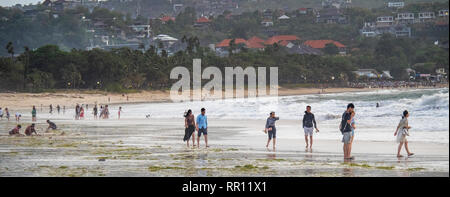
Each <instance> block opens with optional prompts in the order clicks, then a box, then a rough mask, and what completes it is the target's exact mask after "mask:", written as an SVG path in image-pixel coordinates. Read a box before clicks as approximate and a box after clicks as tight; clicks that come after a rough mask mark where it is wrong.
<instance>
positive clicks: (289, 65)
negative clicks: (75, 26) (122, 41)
mask: <svg viewBox="0 0 450 197" xmlns="http://www.w3.org/2000/svg"><path fill="white" fill-rule="evenodd" d="M191 40H192V39H191ZM187 45H188V46H187V49H186V50H185V51H179V52H177V53H175V54H174V55H173V56H168V54H167V52H166V51H165V50H164V49H158V48H157V47H154V46H150V48H149V49H148V50H146V51H141V50H131V49H129V48H121V49H114V50H111V51H106V50H101V49H94V50H90V51H86V50H77V49H73V50H71V51H64V50H61V49H60V48H59V47H58V46H56V45H46V46H43V47H41V48H38V49H36V50H30V49H28V48H27V47H25V48H24V51H25V52H23V53H21V54H20V55H18V56H17V55H16V56H14V50H15V49H14V45H13V44H12V43H9V44H8V45H7V46H6V49H7V51H8V53H10V56H9V57H2V58H0V79H1V83H0V89H2V90H15V91H32V92H36V91H43V90H49V89H65V88H71V89H102V90H107V91H115V92H123V91H129V90H142V89H167V88H169V87H170V85H171V84H172V83H174V82H176V80H170V78H169V76H170V71H171V70H172V68H174V67H177V66H184V67H187V68H189V70H192V60H193V59H194V58H201V59H202V68H206V67H209V66H215V67H218V68H220V69H221V70H222V71H223V73H224V70H225V69H224V68H225V67H236V66H241V67H244V68H245V67H247V66H253V67H274V66H276V67H278V68H279V83H280V84H281V85H283V84H311V83H316V84H317V83H334V84H341V85H343V84H346V82H348V81H355V80H356V79H355V76H354V74H353V72H352V71H354V70H356V69H358V68H373V69H376V70H378V71H383V70H389V71H391V74H392V75H393V76H394V78H395V80H407V79H408V77H409V76H408V75H407V73H406V72H405V69H406V68H413V69H416V71H418V72H421V73H434V71H435V69H436V68H445V69H446V70H447V71H448V67H449V62H448V60H449V55H448V50H446V49H443V48H440V47H438V46H435V45H433V44H429V43H428V42H424V41H421V40H420V39H409V38H402V39H398V38H394V37H392V36H390V35H384V36H382V37H381V38H379V39H378V38H370V39H364V40H362V41H360V42H359V44H358V45H357V46H358V48H357V49H358V50H356V51H353V52H352V53H351V55H348V56H339V55H333V54H329V55H325V56H315V55H292V54H288V53H286V52H285V51H284V49H283V47H279V46H277V45H274V46H269V47H268V48H266V50H264V51H251V50H247V49H245V48H242V49H241V50H240V52H239V53H234V54H231V55H230V56H228V57H219V56H217V55H215V53H214V52H212V51H210V50H209V49H208V48H203V47H200V46H199V45H198V44H195V43H194V42H188V43H187ZM157 51H162V52H161V53H158V52H157ZM416 63H421V64H418V66H416V67H414V66H413V65H415V64H416Z"/></svg>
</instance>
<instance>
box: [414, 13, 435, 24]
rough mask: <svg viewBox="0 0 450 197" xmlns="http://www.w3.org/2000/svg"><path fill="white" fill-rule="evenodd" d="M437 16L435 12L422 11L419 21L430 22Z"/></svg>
mask: <svg viewBox="0 0 450 197" xmlns="http://www.w3.org/2000/svg"><path fill="white" fill-rule="evenodd" d="M434 18H436V16H435V15H434V12H420V13H419V17H418V20H419V22H428V21H431V20H433V19H434Z"/></svg>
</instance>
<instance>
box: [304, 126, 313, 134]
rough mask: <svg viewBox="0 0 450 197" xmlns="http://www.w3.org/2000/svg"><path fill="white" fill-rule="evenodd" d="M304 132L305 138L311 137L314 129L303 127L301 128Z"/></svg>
mask: <svg viewBox="0 0 450 197" xmlns="http://www.w3.org/2000/svg"><path fill="white" fill-rule="evenodd" d="M303 129H304V130H305V136H308V135H309V136H313V133H314V128H312V127H305V128H303Z"/></svg>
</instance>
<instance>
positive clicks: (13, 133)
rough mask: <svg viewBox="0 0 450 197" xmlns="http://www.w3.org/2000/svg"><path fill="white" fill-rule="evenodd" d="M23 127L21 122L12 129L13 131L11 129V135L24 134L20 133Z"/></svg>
mask: <svg viewBox="0 0 450 197" xmlns="http://www.w3.org/2000/svg"><path fill="white" fill-rule="evenodd" d="M21 128H22V126H21V125H20V124H19V125H17V126H16V127H14V129H12V130H11V131H9V135H15V136H23V135H22V134H20V132H19V131H20V129H21Z"/></svg>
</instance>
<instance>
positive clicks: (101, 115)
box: [99, 105, 104, 119]
mask: <svg viewBox="0 0 450 197" xmlns="http://www.w3.org/2000/svg"><path fill="white" fill-rule="evenodd" d="M103 113H104V111H103V105H100V115H99V118H100V119H101V118H103Z"/></svg>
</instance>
